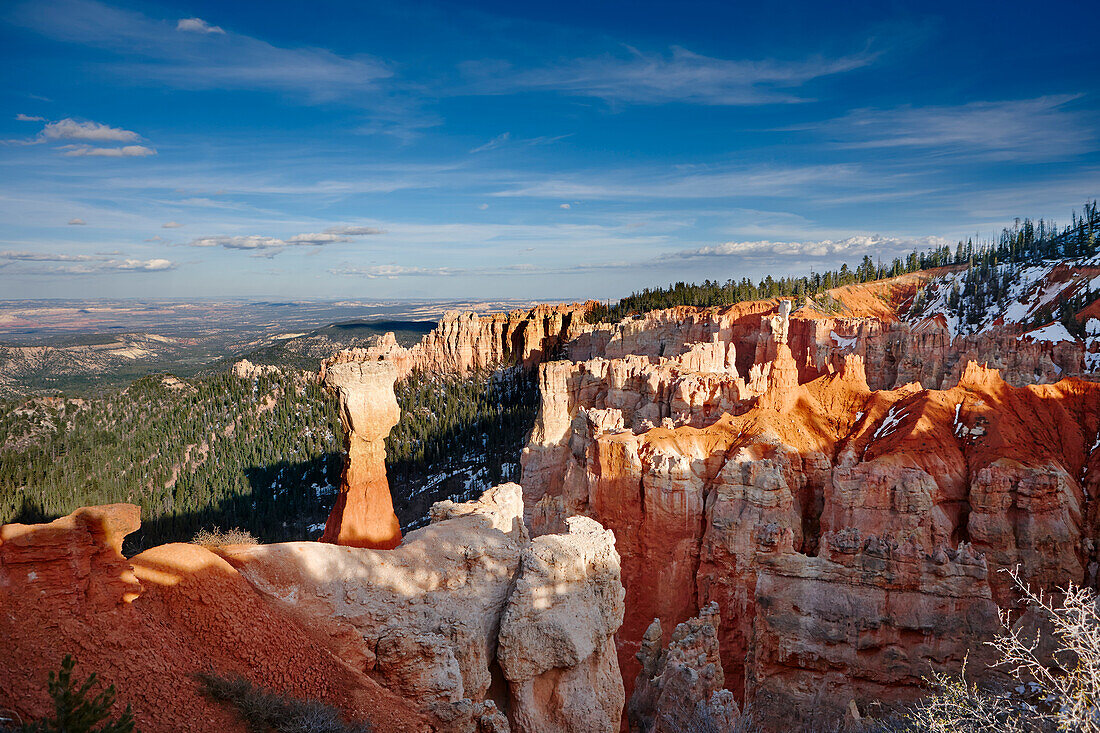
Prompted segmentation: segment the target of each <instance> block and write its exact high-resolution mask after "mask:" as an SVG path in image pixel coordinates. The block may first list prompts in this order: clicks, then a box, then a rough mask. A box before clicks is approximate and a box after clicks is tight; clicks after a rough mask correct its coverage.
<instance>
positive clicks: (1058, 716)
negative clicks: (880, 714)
mask: <svg viewBox="0 0 1100 733" xmlns="http://www.w3.org/2000/svg"><path fill="white" fill-rule="evenodd" d="M1009 574H1010V575H1011V576H1012V579H1013V581H1014V582H1015V584H1016V587H1017V588H1018V589H1019V590H1020V592H1021V594H1022V595H1023V599H1024V600H1025V601H1027V603H1028V605H1029V606H1031V610H1032V611H1034V612H1036V613H1037V614H1038V615H1039V616H1040V617H1041V618H1042V619H1043V620H1044V621H1045V623H1046V624H1048V628H1049V629H1050V631H1049V632H1048V637H1049V638H1048V639H1047V641H1048V642H1050V641H1052V642H1053V643H1054V651H1053V653H1044V651H1042V650H1041V648H1040V642H1041V641H1043V638H1042V633H1041V632H1040V633H1035V634H1031V633H1029V632H1027V631H1026V630H1024V629H1023V628H1022V627H1021V626H1019V625H1018V626H1017V627H1016V628H1013V626H1012V623H1011V621H1012V619H1011V617H1010V614H1009V612H1008V611H1003V612H1002V613H1001V625H1002V629H1003V631H1002V633H1001V634H1000V636H998V637H997V638H996V639H994V640H993V641H990V642H987V643H988V644H989V645H991V646H992V647H993V648H994V649H996V650H997V651H998V652H999V653H1000V660H999V661H998V662H997V666H999V667H1001V668H1002V669H1004V670H1005V671H1006V672H1008V674H1009V676H1010V677H1011V679H1012V683H1011V685H1010V686H1008V687H1005V688H1003V689H997V688H991V687H985V686H979V685H977V684H976V683H973V682H967V681H966V677H965V674H966V669H965V665H964V668H963V672H962V674H960V675H959V676H953V675H946V674H942V673H934V674H933V675H932V677H931V678H929V679H928V682H929V684H930V686H931V687H932V688H933V693H932V694H931V695H929V696H928V697H927V698H925V699H924V700H922V701H921V702H919V703H917V704H916V705H915V706H913V707H912V708H911V709H910V710H909V711H908V712H907V713H906V714H905V715H904V716H902V717H901V718H900V719H899V720H897V721H894V722H891V723H886V724H884V725H883V727H882V730H887V731H899V732H900V731H918V730H919V731H930V732H932V733H941V732H942V733H983V732H984V731H1006V733H1016V732H1017V731H1021V732H1026V733H1032V732H1036V733H1046V732H1047V731H1051V732H1054V731H1074V732H1075V733H1077V732H1079V733H1100V598H1098V597H1097V594H1096V593H1095V592H1094V591H1092V590H1090V589H1088V588H1081V587H1078V586H1076V585H1073V584H1070V585H1069V586H1068V587H1067V588H1066V589H1065V591H1064V592H1063V594H1061V596H1060V598H1058V599H1056V598H1054V597H1051V596H1049V595H1047V594H1044V593H1042V592H1039V593H1036V592H1034V591H1032V590H1031V588H1030V587H1029V586H1028V585H1027V583H1025V582H1023V580H1022V579H1021V578H1020V575H1019V571H1018V570H1013V571H1009Z"/></svg>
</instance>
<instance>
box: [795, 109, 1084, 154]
mask: <svg viewBox="0 0 1100 733" xmlns="http://www.w3.org/2000/svg"><path fill="white" fill-rule="evenodd" d="M1079 98H1080V95H1071V94H1062V95H1052V96H1045V97H1037V98H1034V99H1021V100H1007V101H997V102H971V103H969V104H962V105H956V106H934V107H912V106H904V107H897V108H894V109H859V110H854V111H852V112H850V113H849V114H847V115H845V116H844V117H840V118H838V119H835V120H832V121H830V122H826V123H824V124H822V125H815V126H812V127H810V126H804V127H800V128H789V129H802V130H819V131H822V132H824V134H825V135H827V136H829V137H831V138H832V139H833V141H834V142H835V144H836V145H837V146H839V147H841V148H845V149H850V150H853V149H874V148H913V149H921V150H925V151H933V152H936V153H938V154H941V155H959V154H971V155H980V156H983V157H988V158H994V159H1005V160H1049V159H1059V158H1065V157H1072V156H1077V155H1081V154H1082V153H1087V152H1090V151H1092V150H1096V149H1097V134H1096V126H1095V117H1096V115H1095V113H1094V112H1081V111H1076V110H1074V109H1072V108H1071V103H1072V102H1073V101H1075V100H1077V99H1079Z"/></svg>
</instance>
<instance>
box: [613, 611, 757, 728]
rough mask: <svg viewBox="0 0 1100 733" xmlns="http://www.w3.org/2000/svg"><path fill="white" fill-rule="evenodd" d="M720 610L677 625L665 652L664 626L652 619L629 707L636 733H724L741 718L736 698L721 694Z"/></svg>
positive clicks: (700, 613) (722, 681)
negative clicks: (695, 732)
mask: <svg viewBox="0 0 1100 733" xmlns="http://www.w3.org/2000/svg"><path fill="white" fill-rule="evenodd" d="M719 615H720V614H719V611H718V604H717V603H714V602H711V603H708V604H707V605H706V606H704V607H703V608H702V610H700V612H699V615H698V616H696V617H695V618H692V619H688V620H687V621H685V622H684V623H682V624H679V625H677V627H676V630H675V631H673V632H672V640H671V641H670V642H669V644H668V648H667V649H662V648H661V636H662V634H661V620H660V619H653V623H652V624H650V625H649V628H648V629H646V632H645V635H644V636H643V637H642V646H641V649H640V650H639V652H638V661H639V662H640V663H641V671H640V672H639V673H638V679H637V680H636V681H635V683H634V694H633V695H632V696H631V698H630V705H629V707H628V722H629V724H630V730H631V731H632V733H680V732H681V731H698V732H699V733H721V732H722V731H731V730H733V729H734V726H735V725H736V723H737V720H738V718H739V717H740V711H739V710H738V707H737V702H736V701H735V700H734V698H733V693H731V692H730V691H729V690H726V689H724V688H723V685H724V684H725V678H724V676H723V673H722V659H721V653H720V652H719V649H718V626H719Z"/></svg>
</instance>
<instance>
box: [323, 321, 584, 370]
mask: <svg viewBox="0 0 1100 733" xmlns="http://www.w3.org/2000/svg"><path fill="white" fill-rule="evenodd" d="M592 305H593V304H592V303H574V304H571V305H540V306H536V307H535V308H532V309H531V310H528V311H524V310H516V311H512V312H510V313H493V314H490V315H486V316H479V315H478V314H476V313H472V312H471V313H459V312H456V311H452V312H449V313H447V314H446V315H445V316H444V317H443V318H442V319H441V320H440V321H439V325H437V326H436V327H435V329H433V330H432V331H431V332H430V333H428V334H427V335H426V336H424V338H423V339H421V341H420V343H418V344H416V345H414V346H412V347H411V348H408V349H406V348H404V347H402V346H399V345H398V344H397V340H396V339H395V338H394V336H393V334H392V333H387V334H386V335H385V336H384V337H382V338H381V339H380V340H379V343H378V344H376V345H375V346H371V347H369V348H360V349H345V350H344V351H341V352H338V353H337V354H335V355H333V356H332V357H331V358H329V359H326V360H325V361H324V362H323V363H322V365H321V376H322V378H324V376H325V373H326V372H327V370H328V369H329V368H331V367H332V366H334V365H336V364H340V363H343V362H356V361H365V362H372V361H385V362H388V363H389V364H391V365H392V366H393V367H394V369H396V371H397V378H398V379H404V378H405V377H406V376H407V375H408V374H409V373H410V372H411V371H413V370H419V371H423V372H447V373H454V374H468V373H470V372H471V371H475V370H478V369H486V368H494V367H496V366H498V365H500V364H521V365H523V366H526V367H533V366H535V365H536V364H539V363H541V362H543V361H546V360H547V359H549V358H552V357H553V356H554V355H556V354H557V353H558V352H559V350H560V349H561V348H562V345H563V344H564V343H565V342H567V341H569V340H571V339H572V338H574V337H575V336H576V335H577V334H578V333H580V332H581V331H582V330H583V329H584V328H585V324H584V314H585V313H586V312H587V311H588V310H589V308H590V307H591V306H592Z"/></svg>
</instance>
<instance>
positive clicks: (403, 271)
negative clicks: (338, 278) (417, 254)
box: [331, 265, 468, 279]
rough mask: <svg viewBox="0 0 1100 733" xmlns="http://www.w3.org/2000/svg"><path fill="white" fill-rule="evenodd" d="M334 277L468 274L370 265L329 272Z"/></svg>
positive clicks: (460, 271) (447, 268) (440, 269)
mask: <svg viewBox="0 0 1100 733" xmlns="http://www.w3.org/2000/svg"><path fill="white" fill-rule="evenodd" d="M331 272H332V274H334V275H358V276H360V277H366V278H372V279H373V278H376V277H384V278H389V279H394V278H397V277H409V276H417V277H445V276H451V275H460V274H464V273H466V272H468V270H463V269H461V268H453V267H407V266H404V265H372V266H370V267H347V268H342V269H339V268H336V269H333V270H331Z"/></svg>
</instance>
